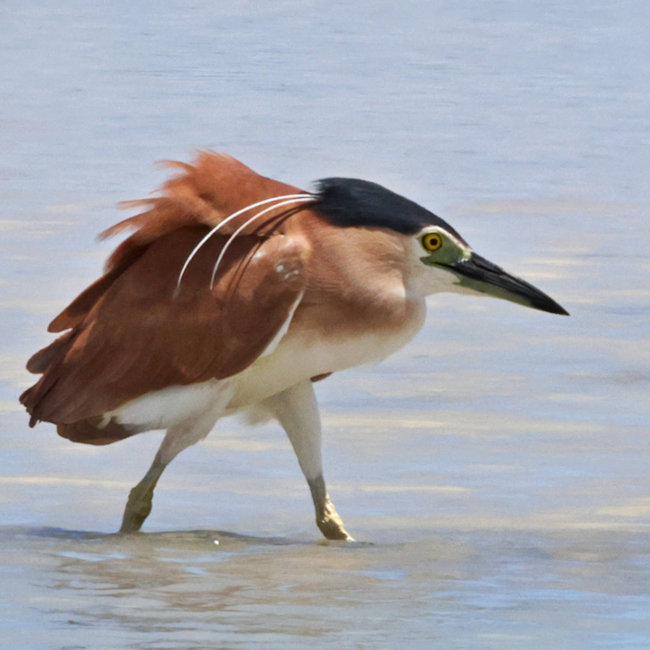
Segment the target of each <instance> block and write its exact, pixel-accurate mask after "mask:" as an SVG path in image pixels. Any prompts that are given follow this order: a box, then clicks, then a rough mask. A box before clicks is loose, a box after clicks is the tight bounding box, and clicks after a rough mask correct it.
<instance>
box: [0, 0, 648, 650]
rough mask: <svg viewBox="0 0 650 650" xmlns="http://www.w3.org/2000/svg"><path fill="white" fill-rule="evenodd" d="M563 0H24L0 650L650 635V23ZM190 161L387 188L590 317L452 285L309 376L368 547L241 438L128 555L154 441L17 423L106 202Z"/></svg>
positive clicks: (6, 20)
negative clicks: (164, 166) (312, 1)
mask: <svg viewBox="0 0 650 650" xmlns="http://www.w3.org/2000/svg"><path fill="white" fill-rule="evenodd" d="M567 4H568V3H555V2H533V3H526V4H521V5H515V4H503V3H498V2H486V3H482V4H481V5H480V7H477V6H475V3H468V2H458V3H454V4H448V5H443V4H439V5H436V6H434V5H430V6H429V5H427V8H425V6H424V5H423V4H422V3H417V2H406V3H400V4H399V5H398V4H391V3H375V4H374V5H373V8H372V9H370V8H368V7H367V6H366V5H362V4H361V3H339V4H337V5H336V6H329V7H327V8H326V9H324V8H323V7H318V6H316V5H311V6H307V5H305V4H304V3H298V2H276V3H273V5H268V6H266V5H264V6H258V5H253V4H249V3H245V2H231V3H229V4H228V6H227V8H225V6H222V5H220V4H219V3H205V2H194V3H174V2H169V1H165V2H162V3H157V5H156V10H155V12H154V11H153V9H152V6H151V5H148V4H144V3H142V4H138V3H128V4H127V3H123V2H119V1H118V2H114V3H112V4H111V5H110V6H109V5H106V6H104V5H103V4H100V3H88V2H84V3H81V2H79V3H75V2H66V3H63V4H61V3H58V4H52V3H45V2H39V1H36V2H30V3H18V2H13V1H9V2H5V3H3V4H2V6H1V7H0V34H1V35H2V39H0V65H1V69H2V75H0V95H1V96H2V97H3V100H2V113H1V114H0V119H2V129H0V199H1V202H2V206H3V210H2V214H1V215H0V236H1V239H0V252H1V253H2V255H0V269H1V273H2V275H1V278H2V279H1V280H0V309H1V310H2V317H1V319H0V327H1V328H2V329H1V332H2V338H1V339H0V340H2V350H1V351H0V354H1V364H0V418H1V422H0V424H1V427H2V429H1V431H2V435H1V436H0V573H1V574H2V577H1V578H0V646H1V647H3V648H4V647H6V648H12V649H13V648H20V649H32V648H39V649H40V648H48V649H49V648H52V649H54V648H57V649H63V648H69V649H72V648H138V649H150V648H151V649H153V648H164V649H175V650H176V649H178V650H185V649H188V648H213V647H218V648H231V647H232V648H234V647H244V648H249V647H260V648H291V647H296V648H303V647H305V646H306V645H309V646H312V647H315V648H321V647H322V648H327V647H339V648H366V647H368V648H396V647H409V648H411V647H413V648H420V647H421V648H430V647H440V648H472V649H473V648H521V647H530V648H594V647H609V648H634V649H636V648H645V647H650V542H649V541H648V540H649V538H648V530H649V529H650V480H649V478H648V463H649V459H650V438H649V437H648V435H647V432H648V428H649V427H648V425H649V423H650V401H649V400H648V390H649V388H650V325H649V323H650V319H649V315H650V282H649V281H648V275H649V272H650V253H648V251H649V250H650V234H649V232H650V231H649V230H648V227H647V224H648V219H649V218H650V184H649V183H648V181H647V179H648V169H650V147H649V146H648V145H649V144H650V135H649V133H650V131H649V129H648V122H647V116H648V114H650V92H649V91H648V84H647V79H648V71H649V70H650V40H649V39H648V38H647V26H648V24H649V20H650V10H649V9H648V5H646V4H645V3H641V2H639V1H632V0H631V1H630V2H626V3H623V5H620V4H619V5H612V4H611V3H605V2H601V1H600V0H599V1H597V2H590V3H587V2H584V3H583V2H576V3H570V6H566V5H567ZM198 146H212V147H214V148H217V149H221V150H226V151H228V152H230V153H232V154H233V155H235V156H237V157H239V158H241V159H242V160H243V161H244V162H246V163H248V164H250V165H251V166H252V167H254V168H255V169H257V170H258V171H260V172H261V173H264V174H268V175H270V176H274V177H277V178H280V179H282V180H285V181H288V182H291V183H294V184H296V185H301V186H308V184H309V182H310V181H312V180H314V179H316V178H320V177H323V176H332V175H353V176H359V177H365V178H370V179H373V180H376V181H379V182H382V183H384V184H386V185H388V186H390V187H391V188H393V189H395V190H397V191H400V192H403V193H404V194H406V195H408V196H409V197H411V198H413V199H415V200H418V201H420V202H422V203H424V204H425V205H427V206H428V207H430V208H432V209H434V210H435V211H436V212H438V213H439V214H441V216H443V217H444V218H446V219H448V220H449V221H450V222H451V223H452V224H453V225H454V226H455V227H456V228H458V230H459V231H460V232H461V233H462V234H463V235H464V236H465V237H466V239H468V241H470V242H471V243H472V244H473V245H474V247H475V249H477V250H478V251H479V252H480V253H481V254H482V255H484V256H486V257H488V258H489V259H491V260H493V261H494V262H496V263H499V264H501V265H503V266H504V267H505V268H506V269H508V270H511V271H512V272H515V273H517V274H519V275H521V276H522V277H524V278H526V279H527V280H529V281H531V282H533V283H534V284H536V285H538V286H539V287H540V288H542V289H543V290H545V291H547V292H548V293H549V294H550V295H552V296H553V297H554V298H556V299H557V300H558V301H559V302H560V303H561V304H562V305H563V306H565V307H566V308H567V309H568V310H569V311H570V312H571V314H572V315H571V317H570V318H560V317H557V316H551V315H548V314H542V313H540V312H535V311H532V310H526V309H523V308H521V307H519V306H517V305H513V304H509V303H505V302H502V301H497V300H487V299H471V298H467V297H461V296H445V295H441V296H436V297H434V298H432V299H431V300H430V309H429V317H428V321H427V325H426V327H425V329H424V331H423V332H422V333H421V335H420V336H419V337H418V339H417V340H416V341H415V342H413V343H412V344H411V345H410V346H409V347H407V348H406V349H404V350H403V351H402V352H400V353H399V354H397V355H395V356H394V357H392V358H391V359H390V360H389V361H387V362H385V363H384V364H382V365H380V366H378V367H376V368H361V369H357V370H354V371H350V372H346V373H340V375H338V376H334V377H332V378H330V379H328V380H327V381H324V382H321V383H319V384H318V385H317V392H318V395H319V400H320V403H321V406H322V411H323V420H324V426H325V464H326V477H327V479H328V483H329V487H330V492H331V494H332V497H333V499H334V501H335V503H336V505H337V508H338V510H339V512H340V513H341V515H342V516H343V518H344V521H345V522H346V527H347V528H348V530H350V531H351V532H352V534H354V536H355V537H356V539H358V540H361V541H360V542H359V543H358V544H352V545H336V544H324V543H322V542H321V540H320V538H319V535H318V532H317V530H316V528H315V526H314V525H313V523H312V512H311V503H310V499H309V495H308V490H307V487H306V486H305V485H304V481H303V479H302V478H301V476H300V474H299V470H298V468H297V463H296V461H295V459H294V457H293V454H292V452H291V450H290V447H289V443H288V442H287V441H286V439H285V437H284V434H282V432H281V431H280V430H279V429H278V428H277V427H272V426H267V427H261V428H254V429H252V428H247V427H244V426H242V425H240V424H238V423H237V422H236V421H230V420H227V421H224V422H222V423H220V424H219V426H218V427H217V429H216V430H215V431H214V432H213V433H212V434H211V436H210V437H209V438H208V439H207V440H206V441H205V442H204V443H202V444H201V445H199V446H197V447H195V448H192V449H189V450H187V451H186V452H184V453H183V454H182V455H181V456H180V457H179V458H178V459H177V460H176V461H175V462H174V463H173V464H172V466H171V467H170V468H169V470H168V471H167V472H166V473H165V476H164V477H163V479H162V480H161V483H160V485H159V487H158V489H157V492H156V499H155V503H154V511H153V513H152V515H151V517H150V518H149V520H148V521H147V523H146V526H145V530H146V533H145V534H142V535H138V536H135V537H122V536H118V535H113V534H111V533H112V532H113V531H114V530H115V529H116V528H117V527H118V525H119V521H120V517H121V510H122V507H123V505H124V502H125V499H126V496H127V494H128V490H129V489H130V487H132V485H133V484H135V483H136V482H137V481H138V480H139V478H140V477H141V476H142V475H143V474H144V472H145V471H146V468H147V467H148V464H149V462H150V460H151V458H152V457H153V455H154V453H155V449H156V447H157V445H158V444H159V441H160V434H158V433H154V434H147V435H143V436H138V437H136V438H134V439H132V440H128V441H125V442H123V443H120V444H118V445H113V446H110V447H106V448H92V447H85V446H81V445H74V444H71V443H69V442H67V441H65V440H62V439H60V438H58V437H57V436H56V434H55V432H54V430H53V427H51V426H50V425H40V426H39V427H38V428H36V429H34V430H29V429H28V428H27V418H26V416H25V414H24V413H22V411H21V410H20V407H19V405H18V404H17V401H16V399H17V395H18V394H19V392H20V391H21V390H23V389H24V388H25V387H27V386H28V385H29V384H30V381H31V377H30V376H29V375H28V374H27V372H26V371H25V370H24V369H23V367H24V363H25V360H26V358H27V357H28V356H29V354H30V353H31V352H33V351H34V349H36V348H37V347H39V346H41V345H43V344H44V343H46V342H47V341H48V340H49V335H47V333H46V332H45V327H46V324H47V323H48V322H49V320H50V318H51V317H52V316H54V315H55V313H56V312H57V310H58V309H60V308H62V307H63V306H64V305H65V304H66V302H67V301H68V300H69V299H70V298H71V297H73V296H74V295H76V292H78V291H79V290H80V289H82V288H83V287H84V286H85V285H86V284H87V283H88V282H89V281H91V280H92V279H93V278H94V277H96V275H97V274H98V273H99V271H100V269H101V264H102V261H103V259H104V257H105V255H106V254H107V252H108V250H110V248H111V246H112V244H111V243H110V242H109V243H104V244H101V245H99V244H96V243H95V242H94V241H93V238H94V235H95V234H96V233H97V232H99V231H100V230H102V229H103V228H105V227H106V226H108V225H110V224H111V223H112V222H114V221H115V220H117V219H118V218H121V216H122V215H120V214H119V213H116V212H115V211H114V209H113V204H114V203H115V202H116V201H119V200H122V199H130V198H138V197H142V196H145V195H146V194H147V193H148V192H149V191H150V190H151V189H153V188H154V187H155V186H156V185H158V184H159V183H160V182H161V180H162V178H163V176H162V175H161V174H160V173H159V172H156V171H155V170H154V169H153V168H152V165H151V163H152V161H154V160H156V159H161V158H176V159H185V160H187V159H188V156H189V153H188V152H189V151H190V150H191V148H192V147H198ZM215 542H219V543H218V544H216V543H215Z"/></svg>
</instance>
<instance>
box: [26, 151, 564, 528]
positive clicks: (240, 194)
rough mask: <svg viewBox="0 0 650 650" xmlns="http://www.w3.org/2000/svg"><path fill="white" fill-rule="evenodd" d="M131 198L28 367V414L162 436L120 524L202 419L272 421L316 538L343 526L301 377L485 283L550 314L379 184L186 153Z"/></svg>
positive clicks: (146, 501)
mask: <svg viewBox="0 0 650 650" xmlns="http://www.w3.org/2000/svg"><path fill="white" fill-rule="evenodd" d="M168 164H169V165H170V166H173V167H176V168H180V172H179V174H178V175H177V176H176V177H174V178H172V179H171V180H170V181H168V182H167V183H166V184H165V185H164V186H163V188H162V191H161V194H160V195H159V196H158V197H157V198H152V199H147V200H143V201H134V202H129V203H127V204H125V206H126V207H142V208H144V211H143V212H142V213H141V214H138V215H137V216H135V217H131V218H129V219H126V220H124V221H122V222H120V223H118V224H117V225H115V226H113V227H112V228H109V229H108V230H107V231H105V232H104V233H103V236H108V235H113V234H115V233H118V232H120V231H122V230H124V229H125V228H134V229H135V232H133V233H132V234H131V235H130V236H129V237H128V238H127V239H126V240H124V241H123V242H122V243H121V244H120V245H119V246H118V247H117V249H116V250H115V251H114V252H113V254H112V255H111V257H110V258H109V260H108V263H107V268H106V273H105V275H103V276H102V277H101V278H100V279H99V280H97V281H96V282H95V283H94V284H92V285H90V286H89V287H88V288H87V289H86V290H85V291H84V292H83V293H81V295H79V296H78V297H77V298H76V299H75V300H74V301H73V302H72V303H71V304H70V305H69V306H68V307H67V308H66V309H65V310H64V311H63V312H62V313H61V314H60V315H59V316H57V317H56V318H55V319H54V320H53V321H52V323H51V324H50V326H49V331H50V332H64V333H63V334H62V335H61V336H60V337H59V338H58V339H56V340H55V341H54V342H53V343H51V344H50V345H49V346H48V347H46V348H44V349H43V350H41V351H40V352H37V353H36V354H35V355H34V356H33V357H32V358H31V359H30V360H29V362H28V364H27V368H28V370H30V371H31V372H34V373H42V376H41V378H40V379H39V381H38V382H37V383H36V384H35V385H34V386H32V387H31V388H30V389H29V390H27V391H26V392H25V393H23V395H22V396H21V401H22V403H23V404H24V405H25V406H26V407H27V410H28V411H29V413H30V414H31V420H30V425H31V426H33V425H34V424H36V423H37V422H39V421H46V422H53V423H55V424H56V425H57V431H58V433H59V435H61V436H63V437H64V438H68V439H69V440H72V441H74V442H83V443H87V444H93V445H105V444H109V443H112V442H116V441H118V440H122V439H124V438H127V437H129V436H132V435H134V434H136V433H141V432H143V431H149V430H152V429H164V430H166V434H165V436H164V438H163V441H162V443H161V446H160V448H159V450H158V452H157V454H156V456H155V458H154V461H153V464H152V465H151V468H150V469H149V471H148V472H147V474H146V475H145V477H144V478H143V479H142V481H140V483H138V485H136V486H135V487H134V488H133V489H132V490H131V493H130V495H129V498H128V502H127V504H126V509H125V512H124V518H123V521H122V528H121V530H122V531H123V532H135V531H138V530H139V529H140V527H141V526H142V524H143V522H144V520H145V519H146V518H147V516H148V515H149V513H150V511H151V504H152V498H153V491H154V488H155V486H156V483H157V481H158V479H159V478H160V476H161V474H162V473H163V471H164V469H165V467H167V465H168V464H169V463H170V462H171V461H172V460H173V459H174V458H175V457H176V455H177V454H179V453H180V452H181V451H183V449H185V448H186V447H189V446H190V445H193V444H195V443H196V442H198V441H199V440H201V439H203V438H205V437H206V436H207V435H208V433H209V432H210V430H211V429H212V427H213V426H214V425H215V423H216V422H217V420H218V419H219V418H220V417H222V416H225V415H230V414H233V413H237V412H245V413H246V414H248V415H250V416H251V417H252V418H253V419H259V418H260V417H271V418H275V419H276V420H277V421H278V422H279V423H280V424H281V425H282V427H283V428H284V429H285V431H286V432H287V434H288V436H289V440H290V441H291V444H292V445H293V448H294V450H295V452H296V455H297V456H298V462H299V463H300V467H301V469H302V471H303V473H304V475H305V477H306V479H307V483H308V484H309V488H310V490H311V494H312V498H313V501H314V506H315V509H316V523H317V524H318V527H319V528H320V530H321V531H322V533H323V535H325V537H327V538H328V539H338V540H350V539H352V538H351V537H350V536H349V535H348V533H347V532H346V530H345V528H344V527H343V522H342V521H341V519H340V517H339V515H338V514H337V512H336V510H335V509H334V506H333V504H332V502H331V501H330V499H329V496H328V494H327V490H326V487H325V480H324V478H323V470H322V463H321V424H320V417H319V413H318V405H317V403H316V398H315V396H314V390H313V388H312V382H314V381H317V380H319V379H323V378H325V377H327V376H328V375H330V374H332V373H333V372H336V371H337V370H343V369H345V368H351V367H353V366H358V365H361V364H364V363H369V362H376V361H379V360H381V359H385V358H386V357H388V356H389V355H391V354H392V353H393V352H395V351H396V350H398V349H399V348H401V347H402V346H403V345H405V344H406V343H407V342H408V341H409V340H411V339H412V338H413V337H414V336H415V334H416V333H417V332H418V330H419V329H420V328H421V327H422V325H423V323H424V316H425V297H426V296H428V295H430V294H433V293H436V292H443V291H450V292H455V293H467V294H475V295H489V296H495V297H497V298H503V299H505V300H510V301H512V302H517V303H519V304H522V305H525V306H527V307H533V308H535V309H540V310H542V311H547V312H550V313H552V314H566V313H567V312H566V311H565V310H564V309H563V308H562V307H560V305H558V304H557V303H556V302H555V301H554V300H552V299H551V298H549V297H548V296H547V295H545V294H544V293H542V292H541V291H539V290H538V289H536V288H535V287H533V286H531V285H530V284H528V283H527V282H524V281H523V280H520V279H519V278H516V277H514V276H512V275H510V274H508V273H506V272H505V271H503V270H502V269H501V268H499V267H498V266H496V265H494V264H492V263H491V262H488V261H487V260H486V259H484V258H483V257H481V256H480V255H477V254H476V253H475V252H474V251H473V250H472V248H471V247H470V246H469V244H468V243H467V242H466V241H465V240H464V239H463V238H462V237H461V235H460V234H459V233H458V232H457V231H456V230H455V229H454V228H452V227H451V226H450V225H449V224H448V223H446V222H445V221H443V220H442V219H440V218H439V217H437V216H436V215H435V214H433V213H431V212H429V211H428V210H426V209H425V208H423V207H421V206H420V205H418V204H416V203H414V202H412V201H410V200H408V199H406V198H404V197H402V196H400V195H398V194H395V193H394V192H391V191H390V190H387V189H385V188H384V187H382V186H380V185H377V184H375V183H371V182H368V181H362V180H356V179H351V178H326V179H324V180H321V181H319V182H318V183H317V184H316V189H315V191H314V192H304V191H301V190H299V189H297V188H295V187H291V186H289V185H285V184H283V183H279V182H277V181H274V180H271V179H269V178H265V177H263V176H259V175H258V174H256V173H255V172H253V171H252V170H250V169H249V168H248V167H246V166H244V165H243V164H242V163H240V162H238V161H236V160H235V159H233V158H231V157H229V156H225V155H222V154H217V153H214V152H204V153H201V154H200V155H199V157H198V159H197V160H196V161H195V163H194V164H193V165H187V164H183V163H168Z"/></svg>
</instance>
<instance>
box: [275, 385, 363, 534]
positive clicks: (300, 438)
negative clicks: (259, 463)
mask: <svg viewBox="0 0 650 650" xmlns="http://www.w3.org/2000/svg"><path fill="white" fill-rule="evenodd" d="M265 404H266V405H267V407H268V408H269V410H270V411H271V412H272V413H273V415H274V416H275V417H276V418H277V419H278V421H279V422H280V424H281V425H282V427H283V428H284V430H285V431H286V432H287V435H288V436H289V440H290V441H291V445H292V446H293V449H294V451H295V452H296V456H298V462H299V463H300V468H301V469H302V471H303V474H304V475H305V478H306V479H307V483H308V484H309V488H310V490H311V496H312V499H313V501H314V507H315V509H316V524H317V525H318V527H319V528H320V530H321V532H322V533H323V535H325V537H326V538H327V539H332V540H346V541H354V540H353V539H352V537H351V536H350V535H349V534H348V533H347V531H346V530H345V528H344V527H343V521H342V520H341V518H340V517H339V515H338V513H337V512H336V510H335V508H334V504H333V503H332V502H331V501H330V498H329V496H328V494H327V489H326V488H325V479H324V478H323V465H322V459H321V425H320V415H319V413H318V403H317V402H316V396H315V395H314V389H313V387H312V384H311V381H309V380H306V381H302V382H300V383H298V384H296V385H295V386H292V387H291V388H288V389H287V390H285V391H283V392H282V393H278V394H277V395H275V396H273V397H271V398H270V399H268V400H266V402H265Z"/></svg>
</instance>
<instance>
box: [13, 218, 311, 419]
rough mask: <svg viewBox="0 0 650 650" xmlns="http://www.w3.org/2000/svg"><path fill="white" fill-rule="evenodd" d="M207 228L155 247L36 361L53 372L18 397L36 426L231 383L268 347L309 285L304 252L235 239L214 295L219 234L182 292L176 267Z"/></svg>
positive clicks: (279, 243)
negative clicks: (162, 392)
mask: <svg viewBox="0 0 650 650" xmlns="http://www.w3.org/2000/svg"><path fill="white" fill-rule="evenodd" d="M206 232H207V229H206V228H183V229H181V230H178V231H176V232H172V233H169V234H168V235H165V236H163V237H161V238H159V239H158V240H156V241H155V242H154V243H152V244H150V245H149V246H148V247H147V249H146V250H145V252H144V253H143V254H142V255H141V256H140V257H139V258H138V259H136V260H135V261H134V262H133V263H132V264H131V265H130V266H129V267H128V268H127V269H126V270H124V271H122V272H121V273H120V274H119V275H118V277H116V278H113V280H112V283H111V284H110V286H108V287H107V288H105V291H104V293H103V294H102V295H101V296H100V297H99V298H98V299H97V300H96V301H95V303H94V304H93V306H92V307H91V308H90V310H89V312H88V313H87V314H86V316H85V317H84V318H83V320H82V321H81V322H80V323H78V324H77V325H76V326H75V328H74V329H73V330H72V331H71V334H70V336H69V338H68V339H64V338H63V337H62V338H60V339H58V340H57V342H55V343H54V344H53V346H50V348H46V350H45V351H41V352H39V353H37V354H36V355H35V356H34V357H33V358H32V360H31V361H30V365H31V366H32V367H33V368H34V369H36V370H40V369H43V368H44V367H45V366H47V368H46V369H45V374H44V375H43V377H42V378H41V380H40V381H39V382H38V383H37V384H36V385H35V386H34V387H32V388H31V389H29V390H28V391H26V392H25V393H24V394H23V396H22V397H21V401H23V403H24V404H25V405H26V406H27V408H28V410H29V412H30V413H31V414H32V423H35V422H36V421H38V420H45V421H49V422H56V423H59V424H71V423H74V422H77V421H79V420H84V419H87V418H92V417H94V416H98V415H101V414H103V413H105V412H107V411H110V410H112V409H115V408H117V407H118V406H120V405H122V404H124V403H125V402H127V401H129V400H131V399H134V398H136V397H139V396H141V395H144V394H145V393H148V392H150V391H154V390H159V389H161V388H165V387H167V386H173V385H187V384H191V383H195V382H201V381H206V380H208V379H211V378H225V377H228V376H231V375H233V374H236V373H238V372H240V371H242V370H244V369H245V368H246V367H247V366H249V365H250V364H251V363H253V361H254V360H255V359H256V358H257V357H258V356H259V355H260V354H261V353H262V352H263V351H264V349H265V348H266V347H267V346H268V345H269V343H270V342H271V341H272V340H273V338H274V337H275V335H276V334H277V332H278V331H279V330H280V329H281V327H282V325H283V324H284V323H285V321H286V319H287V317H288V315H289V314H290V310H291V308H292V306H293V305H294V304H295V302H296V300H297V299H298V298H299V297H300V295H301V293H302V292H303V291H304V288H305V286H306V279H305V275H304V270H303V259H302V256H303V251H302V250H301V247H300V246H299V245H298V244H297V243H295V242H293V241H292V240H290V239H289V238H288V237H286V236H283V235H276V236H273V237H270V238H269V239H261V238H259V237H256V236H254V235H245V236H241V237H238V238H237V239H236V240H235V242H234V243H233V245H232V246H231V247H230V248H229V249H228V252H227V254H226V256H225V258H224V260H223V263H222V267H221V269H222V270H221V271H220V273H219V276H218V278H217V283H216V284H215V287H214V289H213V290H210V288H209V285H210V276H211V273H212V267H213V264H214V261H215V260H216V258H217V256H218V254H219V252H220V251H221V249H222V247H223V245H224V243H225V241H226V238H225V237H219V236H216V237H213V238H212V239H211V240H209V243H208V244H207V245H206V246H204V247H203V248H202V249H201V250H200V252H199V253H198V255H197V256H196V257H195V258H194V260H193V261H192V263H191V264H190V266H189V267H188V270H187V272H186V275H185V277H184V279H183V283H182V286H181V289H180V292H178V294H177V295H176V294H175V289H176V282H177V279H178V274H179V271H180V268H181V267H182V264H183V262H184V261H185V259H186V258H187V255H188V254H189V253H190V251H191V250H192V249H193V248H194V246H195V245H196V244H197V243H198V242H199V241H200V240H201V238H202V237H203V236H204V235H205V233H206ZM100 282H101V281H100ZM87 291H88V290H87ZM82 296H83V294H82ZM78 300H79V299H78ZM75 302H77V301H75ZM82 302H83V301H82ZM89 302H90V301H89ZM73 304H75V303H73ZM65 336H66V335H64V337H65ZM39 355H40V356H39Z"/></svg>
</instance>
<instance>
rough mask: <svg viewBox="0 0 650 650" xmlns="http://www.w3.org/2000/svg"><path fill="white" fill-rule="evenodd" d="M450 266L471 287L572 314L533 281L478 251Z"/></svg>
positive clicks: (482, 291) (541, 308)
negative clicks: (508, 271)
mask: <svg viewBox="0 0 650 650" xmlns="http://www.w3.org/2000/svg"><path fill="white" fill-rule="evenodd" d="M449 269H450V270H451V271H453V272H454V273H455V274H456V275H457V276H458V277H459V279H460V284H461V285H462V286H464V287H467V288H468V289H472V290H474V291H479V292H481V293H486V294H489V295H490V296H494V297H495V298H502V299H503V300H510V301H511V302H516V303H519V304H520V305H525V306H526V307H532V308H533V309H539V310H541V311H548V312H550V313H551V314H562V315H564V316H568V315H569V312H568V311H566V309H564V308H563V307H561V306H560V305H558V304H557V303H556V302H555V300H553V299H552V298H550V297H549V296H547V295H546V294H545V293H542V292H541V291H540V290H539V289H536V288H535V287H534V286H533V285H532V284H528V282H525V281H524V280H521V279H519V278H517V277H515V276H514V275H510V274H509V273H506V272H505V271H504V270H503V269H502V268H500V267H498V266H497V265H496V264H492V262H489V261H488V260H486V259H485V258H484V257H481V256H480V255H477V254H476V253H472V254H471V256H470V257H469V258H467V259H466V260H461V261H459V262H456V263H455V264H452V265H450V266H449Z"/></svg>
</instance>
